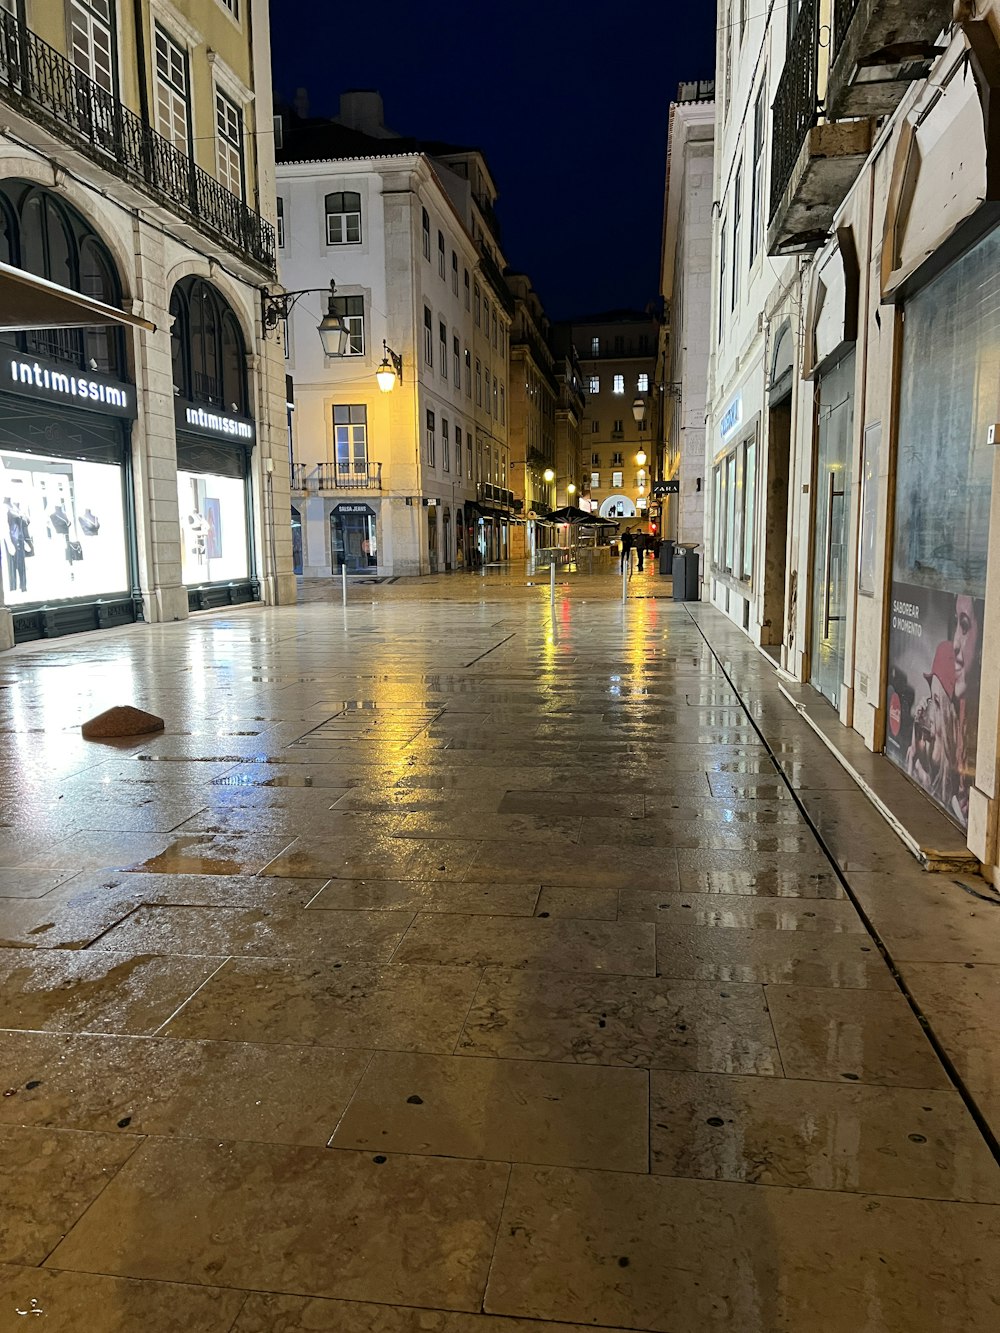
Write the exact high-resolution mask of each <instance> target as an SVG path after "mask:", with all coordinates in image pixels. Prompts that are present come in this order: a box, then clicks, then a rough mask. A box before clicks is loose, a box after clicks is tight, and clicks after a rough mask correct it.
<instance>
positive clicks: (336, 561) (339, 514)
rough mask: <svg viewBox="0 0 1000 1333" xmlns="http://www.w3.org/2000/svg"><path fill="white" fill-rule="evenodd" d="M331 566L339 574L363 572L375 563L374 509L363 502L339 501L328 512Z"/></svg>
mask: <svg viewBox="0 0 1000 1333" xmlns="http://www.w3.org/2000/svg"><path fill="white" fill-rule="evenodd" d="M330 551H331V554H332V556H333V559H332V562H331V563H332V567H333V572H334V573H335V574H339V573H340V571H341V569H342V568H343V566H344V565H346V566H347V572H348V574H361V573H366V572H367V571H368V570H370V569H371V568H372V567H373V566H375V565H377V564H378V548H377V546H376V528H375V511H374V510H373V509H371V508H370V507H369V506H368V505H365V504H339V505H337V506H335V508H334V509H333V511H332V513H331V514H330Z"/></svg>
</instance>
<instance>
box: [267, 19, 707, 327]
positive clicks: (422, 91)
mask: <svg viewBox="0 0 1000 1333" xmlns="http://www.w3.org/2000/svg"><path fill="white" fill-rule="evenodd" d="M270 3H271V44H272V51H273V59H274V85H275V89H276V90H277V91H278V92H279V93H280V94H281V95H282V96H284V97H286V98H288V99H291V97H292V96H293V94H294V92H295V89H296V87H305V88H307V89H308V92H309V100H310V108H311V111H312V114H314V115H325V114H336V110H337V103H338V98H339V95H340V92H341V91H342V90H343V89H347V88H377V89H378V90H379V92H381V94H382V96H383V99H384V102H385V115H386V123H387V124H388V125H390V126H391V127H392V128H393V129H394V130H397V131H398V132H399V133H400V134H412V135H416V136H418V137H421V138H427V139H445V140H448V141H450V142H452V143H460V144H468V145H473V146H476V147H479V148H481V149H482V150H483V151H484V152H485V154H486V157H487V160H488V161H489V164H490V168H491V170H492V172H493V176H494V178H495V180H496V182H497V188H498V190H499V196H500V197H499V202H498V209H497V211H498V213H499V216H500V222H501V226H502V228H503V241H504V250H505V252H506V256H507V260H508V262H509V263H510V264H511V266H512V267H513V268H516V269H519V270H522V271H523V272H526V273H528V274H529V275H530V277H531V278H532V280H533V282H534V284H535V287H536V289H537V291H538V293H539V295H540V296H541V298H542V300H543V302H544V303H545V306H546V308H547V310H548V313H549V314H550V316H552V317H553V318H566V317H568V316H571V315H574V314H583V313H586V312H588V311H597V310H604V309H608V308H611V307H615V306H638V307H639V308H640V309H641V308H643V307H644V306H645V305H646V304H647V302H649V301H651V300H653V299H654V298H655V296H656V289H657V285H658V275H659V244H660V230H661V224H662V210H663V176H664V164H665V153H666V132H667V116H668V109H669V104H670V101H671V99H672V98H673V96H674V94H675V92H676V88H677V84H678V83H679V82H681V81H682V80H686V79H698V78H711V77H713V74H714V62H715V22H716V19H715V8H716V7H715V4H714V3H712V0H696V3H695V4H693V5H692V4H691V2H690V0H619V3H610V4H601V5H598V4H596V3H594V2H593V0H580V3H577V4H572V5H571V4H565V3H561V0H531V2H529V0H508V3H507V4H506V5H503V4H501V5H496V6H492V5H489V4H470V3H469V2H468V0H464V2H462V3H459V0H431V2H430V3H429V4H428V3H424V4H421V3H419V0H409V3H401V0H380V2H379V3H377V4H370V5H360V6H357V7H356V8H355V7H353V6H347V5H340V4H335V3H331V0H270Z"/></svg>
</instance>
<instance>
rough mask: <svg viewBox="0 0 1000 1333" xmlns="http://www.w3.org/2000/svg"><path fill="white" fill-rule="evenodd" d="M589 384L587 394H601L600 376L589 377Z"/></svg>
mask: <svg viewBox="0 0 1000 1333" xmlns="http://www.w3.org/2000/svg"><path fill="white" fill-rule="evenodd" d="M589 384H590V387H589V389H588V390H587V392H588V393H600V392H601V377H600V375H591V377H590V381H589Z"/></svg>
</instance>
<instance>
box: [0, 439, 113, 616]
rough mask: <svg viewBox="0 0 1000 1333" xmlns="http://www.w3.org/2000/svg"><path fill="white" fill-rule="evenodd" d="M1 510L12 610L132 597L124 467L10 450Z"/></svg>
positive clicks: (4, 462)
mask: <svg viewBox="0 0 1000 1333" xmlns="http://www.w3.org/2000/svg"><path fill="white" fill-rule="evenodd" d="M0 503H2V506H3V516H2V520H0V524H2V526H0V534H2V537H3V547H4V570H3V578H4V594H5V601H6V602H7V603H8V604H9V605H11V606H23V605H25V604H27V603H37V602H48V601H59V600H64V599H68V598H79V597H93V596H101V595H107V594H111V593H123V592H127V590H128V587H129V576H128V559H127V554H126V544H125V509H124V499H123V492H122V469H121V468H120V467H118V466H116V465H115V464H114V463H91V462H83V461H81V460H79V459H67V458H47V457H44V456H42V455H39V454H22V453H13V452H8V451H6V450H4V451H3V452H0Z"/></svg>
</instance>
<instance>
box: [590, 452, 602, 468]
mask: <svg viewBox="0 0 1000 1333" xmlns="http://www.w3.org/2000/svg"><path fill="white" fill-rule="evenodd" d="M590 466H591V467H600V466H601V455H600V454H591V455H590Z"/></svg>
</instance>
